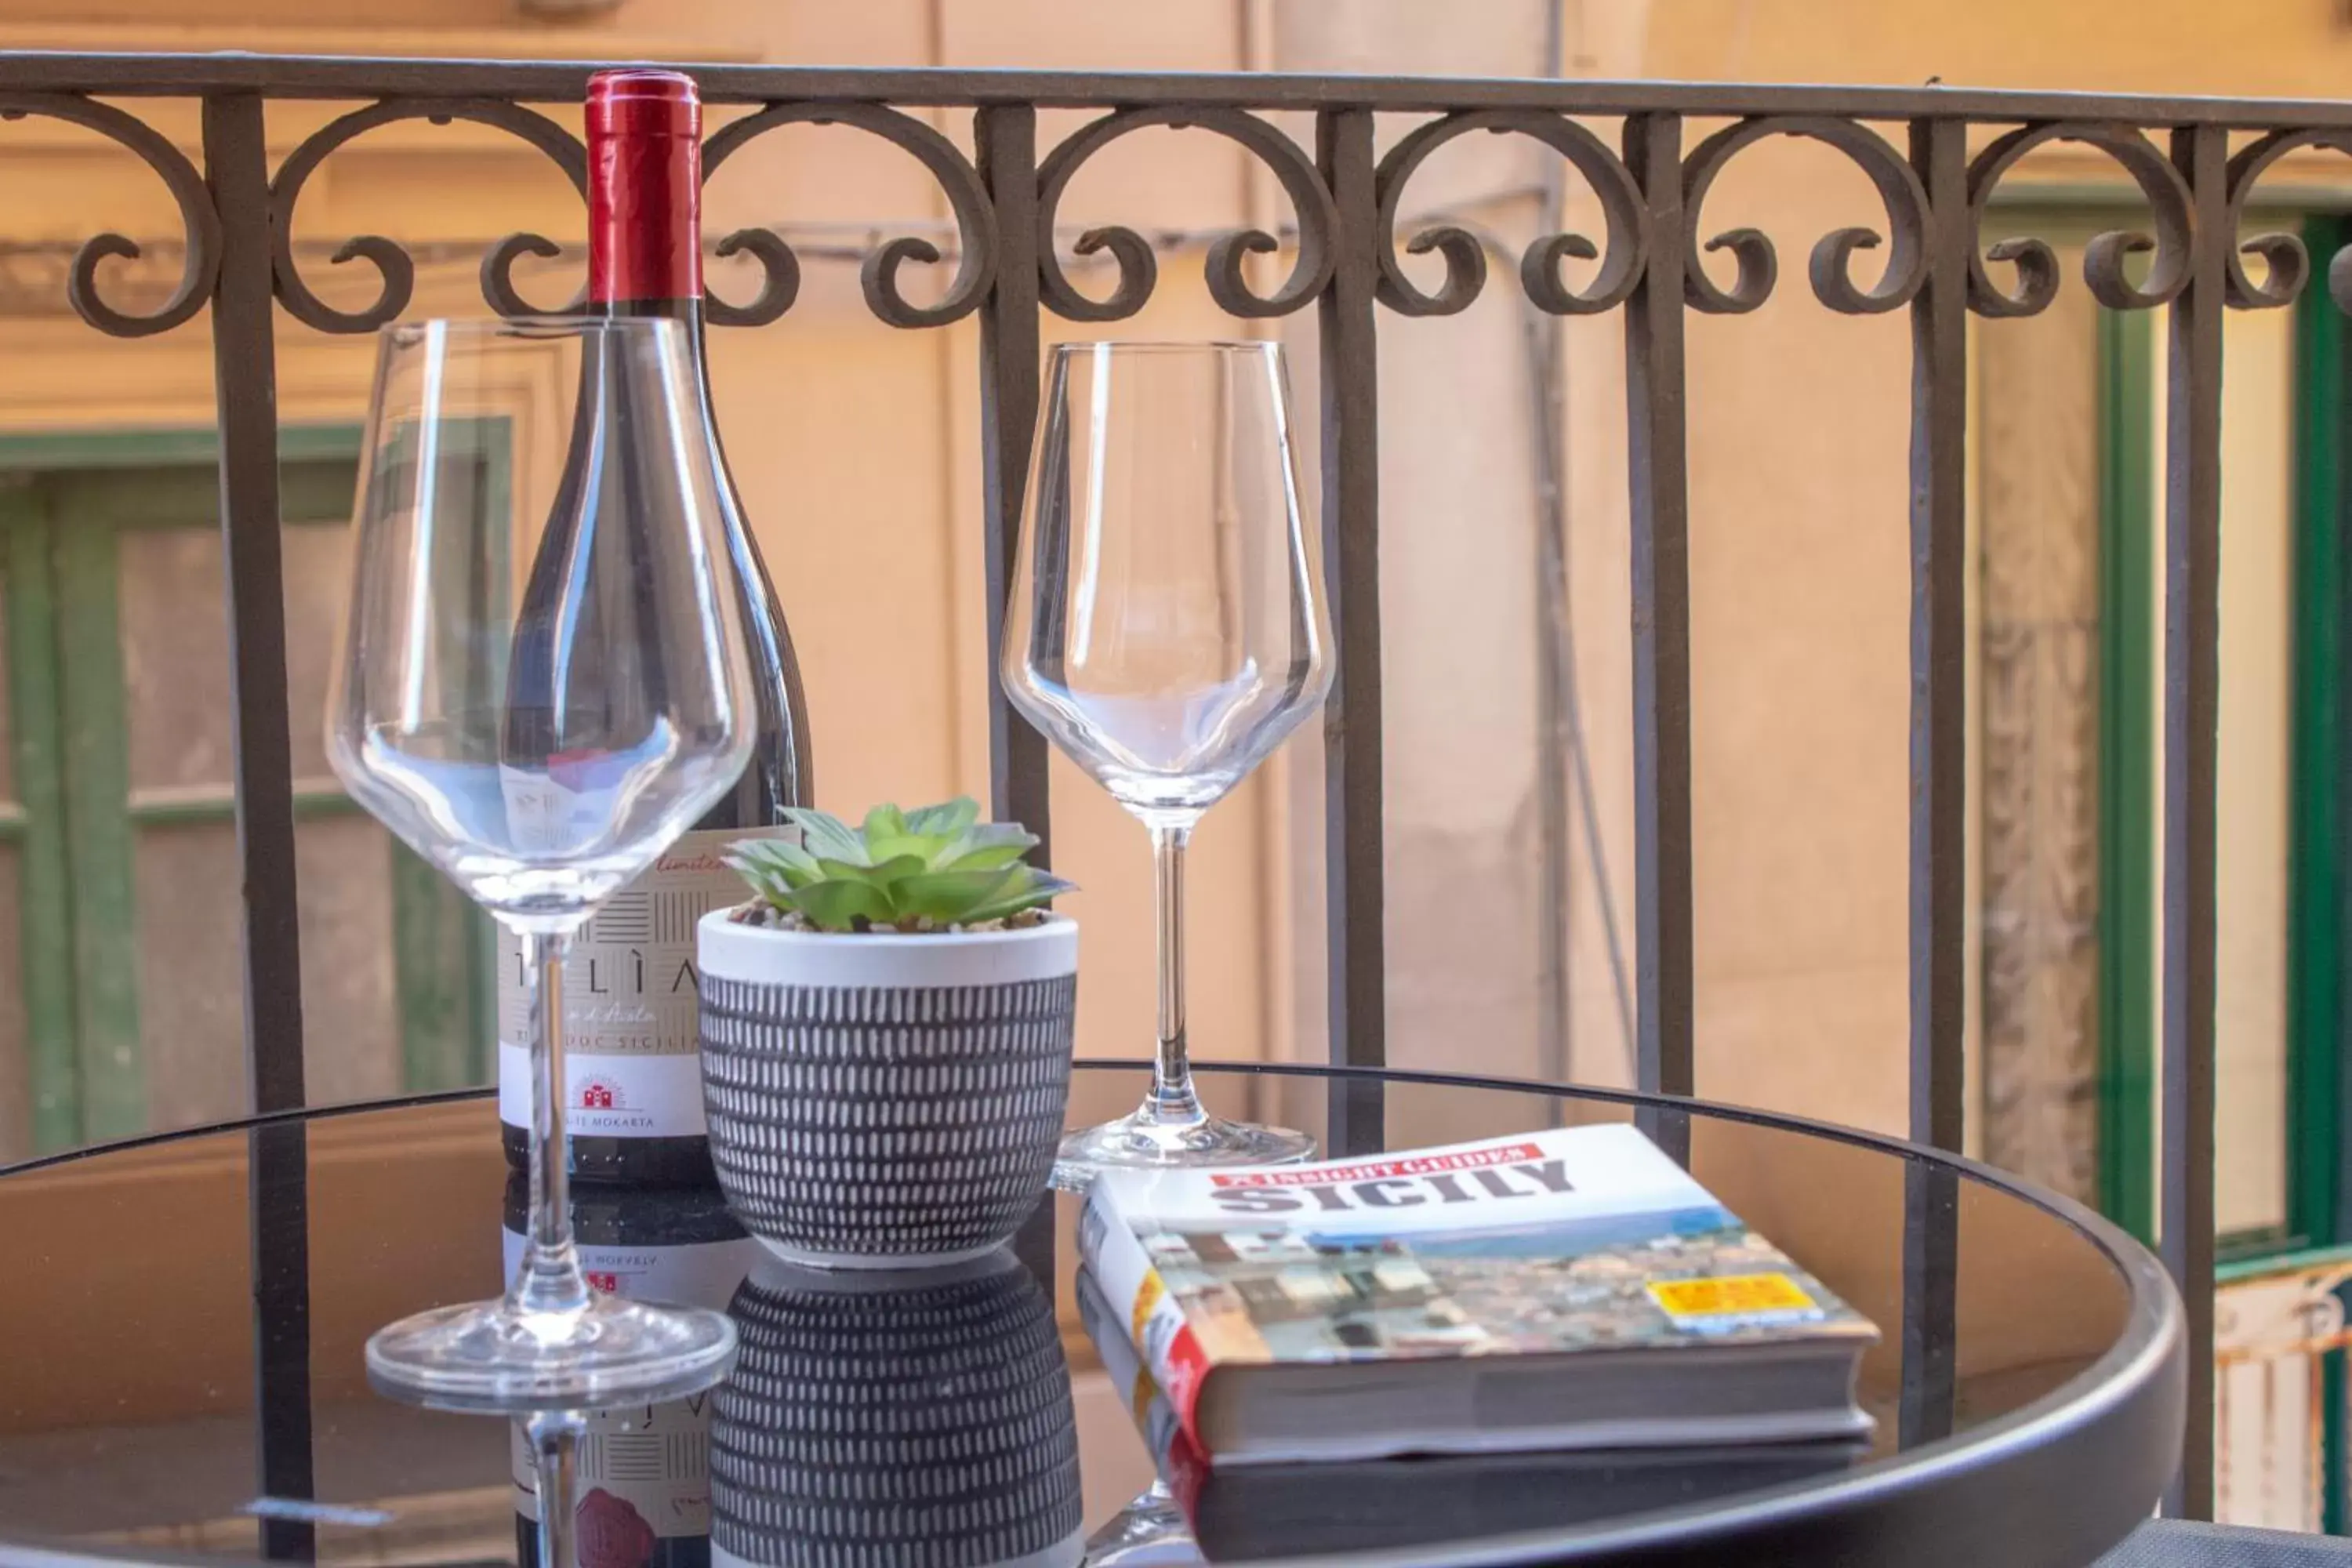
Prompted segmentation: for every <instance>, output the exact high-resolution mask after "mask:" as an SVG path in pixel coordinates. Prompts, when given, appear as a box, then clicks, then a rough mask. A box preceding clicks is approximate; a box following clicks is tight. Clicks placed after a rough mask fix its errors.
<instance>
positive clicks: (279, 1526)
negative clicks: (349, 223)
mask: <svg viewBox="0 0 2352 1568" xmlns="http://www.w3.org/2000/svg"><path fill="white" fill-rule="evenodd" d="M204 143H205V179H206V182H207V183H208V184H209V185H210V187H211V190H212V196H213V204H214V205H215V208H216V209H217V211H218V213H219V216H220V228H221V267H220V278H219V281H218V282H217V283H216V284H215V289H214V294H213V322H212V326H213V377H214V387H215V397H216V399H217V402H218V405H219V411H220V513H221V536H222V545H223V558H224V562H225V566H226V577H227V586H228V621H229V658H230V661H231V679H232V688H231V689H232V692H233V700H232V701H231V703H230V705H229V733H230V738H231V745H232V747H233V749H234V750H235V752H236V837H237V854H238V859H239V862H240V865H241V868H242V870H243V874H244V876H243V888H242V892H243V896H244V910H245V1040H246V1067H247V1074H248V1076H249V1079H250V1082H251V1095H252V1102H253V1109H254V1110H257V1111H270V1110H294V1109H296V1108H299V1106H300V1105H301V1104H302V1099H303V1095H302V967H301V948H300V933H299V923H298V907H297V905H296V903H295V886H294V764H293V755H292V745H291V742H290V740H289V736H288V731H287V721H286V624H285V616H284V608H283V606H284V604H285V598H284V591H283V587H282V585H281V567H280V563H279V560H278V542H279V541H278V373H277V358H276V347H275V343H274V340H273V337H272V332H273V327H274V323H273V322H272V321H271V319H270V311H271V310H272V306H271V303H270V292H271V290H270V244H269V224H270V216H269V157H268V146H267V143H266V142H265V140H264V132H263V114H262V106H261V100H260V99H259V98H258V97H257V96H255V95H253V94H250V93H236V94H222V95H217V96H215V97H210V98H207V99H205V104H204ZM248 1159H249V1163H248V1168H247V1199H248V1202H249V1204H250V1205H251V1215H250V1220H251V1247H252V1254H251V1261H252V1269H253V1302H254V1382H255V1390H254V1394H255V1408H256V1411H257V1415H258V1419H259V1427H260V1433H259V1440H260V1455H259V1459H260V1467H261V1490H262V1494H263V1495H264V1496H267V1497H279V1498H300V1499H308V1498H309V1497H310V1495H311V1463H310V1224H309V1206H310V1205H309V1201H308V1190H307V1163H306V1161H307V1155H306V1150H305V1139H304V1136H303V1131H302V1129H301V1127H300V1126H299V1124H296V1125H292V1126H286V1127H272V1128H266V1129H262V1130H260V1131H256V1132H255V1133H253V1134H252V1135H251V1136H250V1138H249V1140H248ZM261 1542H262V1551H263V1552H264V1554H265V1555H267V1556H270V1557H274V1558H301V1559H308V1558H310V1557H311V1556H312V1555H314V1552H315V1542H314V1540H313V1532H312V1530H311V1527H310V1525H309V1524H308V1523H307V1522H303V1521H291V1520H264V1521H262V1525H261Z"/></svg>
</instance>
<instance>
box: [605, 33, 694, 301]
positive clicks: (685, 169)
mask: <svg viewBox="0 0 2352 1568" xmlns="http://www.w3.org/2000/svg"><path fill="white" fill-rule="evenodd" d="M587 129H588V301H589V303H590V304H592V305H611V304H622V303H628V302H631V301H635V300H699V299H700V298H701V297H702V249H701V234H702V98H701V94H700V93H699V92H698V91H697V90H696V88H695V85H694V79H693V78H691V77H688V76H684V75H681V74H680V73H678V72H677V71H663V70H609V71H598V72H597V73H596V74H595V75H594V76H592V77H590V78H589V79H588V116H587Z"/></svg>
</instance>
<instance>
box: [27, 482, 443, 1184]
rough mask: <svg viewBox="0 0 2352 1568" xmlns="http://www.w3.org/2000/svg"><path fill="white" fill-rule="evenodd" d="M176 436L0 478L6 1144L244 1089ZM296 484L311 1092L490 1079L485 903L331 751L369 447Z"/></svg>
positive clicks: (202, 563) (214, 587)
mask: <svg viewBox="0 0 2352 1568" xmlns="http://www.w3.org/2000/svg"><path fill="white" fill-rule="evenodd" d="M336 444H337V443H334V442H331V441H329V442H324V443H321V442H316V441H314V442H312V443H310V446H311V447H313V448H314V449H315V448H316V447H320V446H322V445H323V446H326V447H329V448H330V450H331V447H333V446H334V445H336ZM340 445H341V447H342V450H343V452H345V453H348V451H349V449H350V441H349V437H348V436H345V437H343V438H342V440H341V443H340ZM175 455H177V454H175V453H173V450H172V449H171V448H170V447H169V446H167V445H163V444H160V443H149V444H147V445H144V446H134V447H131V448H130V449H129V452H128V456H129V458H130V460H129V461H127V462H125V461H121V458H122V457H123V456H124V454H122V453H113V454H109V456H110V457H113V458H116V459H117V460H116V461H114V462H111V463H110V464H108V465H107V466H103V467H100V466H94V465H90V464H87V463H84V464H79V465H75V466H64V467H36V468H29V469H21V470H19V471H17V472H16V473H15V474H14V475H12V476H10V477H9V479H7V481H6V482H5V488H0V616H5V637H0V644H5V649H4V650H0V658H5V668H0V703H5V706H4V707H0V726H5V729H0V1160H5V1159H7V1158H10V1157H14V1156H16V1155H21V1154H23V1153H26V1152H42V1151H47V1150H50V1149H56V1148H62V1147H69V1146H71V1145H74V1144H76V1143H80V1142H89V1141H92V1140H96V1139H104V1138H113V1137H121V1136H125V1135H129V1134H131V1133H136V1132H141V1131H150V1130H153V1129H158V1128H166V1127H175V1126H184V1125H189V1124H191V1123H194V1122H200V1121H210V1120H215V1119H217V1118H220V1117H226V1116H234V1115H237V1114H240V1113H242V1112H243V1111H244V1110H246V1091H245V1065H244V1011H243V991H242V984H241V980H240V967H239V965H240V962H241V954H240V951H239V946H238V942H239V937H238V899H237V892H236V887H237V876H238V868H237V860H236V833H235V826H234V816H233V807H234V785H233V780H234V752H233V750H232V747H231V744H230V735H229V694H230V690H231V683H230V670H229V658H228V640H227V631H226V625H225V617H224V615H223V610H222V605H223V602H224V601H223V582H222V571H221V548H220V538H219V532H218V525H217V513H216V510H215V509H216V504H217V494H216V481H215V474H214V470H213V467H212V465H211V463H210V462H209V461H194V462H191V461H184V460H183V461H171V460H158V459H168V458H172V457H173V456H175ZM0 457H5V453H0ZM281 483H282V488H283V493H284V506H283V513H284V516H285V519H286V524H285V533H284V539H283V558H284V565H285V611H286V618H287V642H288V648H287V655H288V657H287V663H288V687H289V691H288V698H289V709H290V723H291V729H292V742H293V754H294V771H295V775H296V781H295V785H296V802H297V828H296V853H297V870H298V875H299V882H300V889H301V931H302V992H303V998H302V999H303V1012H304V1017H305V1031H304V1033H305V1050H304V1056H305V1064H304V1065H305V1070H306V1078H307V1087H308V1090H309V1098H310V1101H311V1102H312V1103H314V1104H326V1103H332V1102H334V1101H337V1100H351V1099H357V1098H363V1097H368V1096H373V1095H383V1094H390V1093H395V1092H399V1091H401V1090H403V1089H438V1088H446V1087H454V1086H457V1085H460V1084H465V1083H471V1082H478V1081H480V1080H481V1079H482V1078H483V1077H484V1074H485V1070H486V1066H487V1061H488V1046H487V1042H488V1039H489V1037H490V1031H489V1029H488V974H489V969H488V938H487V931H486V928H485V926H484V923H483V921H481V920H480V918H479V917H478V914H477V913H476V911H474V910H472V908H471V907H470V906H469V905H467V903H466V901H465V900H463V899H462V898H461V897H460V896H459V895H458V894H457V892H456V891H455V889H452V888H450V887H449V885H448V884H447V883H446V881H445V880H444V879H442V878H441V877H440V876H439V875H438V874H437V873H436V872H434V871H433V870H431V869H430V868H428V867H426V866H425V865H424V864H423V863H422V862H420V861H418V860H417V859H416V858H415V857H414V856H413V855H411V854H409V853H408V851H407V850H406V849H404V848H403V847H400V846H398V845H397V844H396V843H394V841H393V840H392V839H391V838H390V837H388V836H387V835H386V834H385V833H384V832H383V830H382V829H381V828H379V827H378V826H376V825H375V824H374V823H373V821H372V820H370V819H369V818H368V817H366V816H364V815H363V814H362V813H361V812H359V810H358V809H357V808H356V807H355V806H354V805H352V803H351V802H350V801H349V800H348V799H347V798H346V797H345V796H344V795H343V794H342V792H341V788H340V786H339V785H338V784H337V783H336V781H335V780H334V778H333V775H332V774H331V772H330V771H329V769H328V767H327V765H326V761H325V752H324V749H323V737H322V733H321V720H320V714H321V710H322V705H323V703H324V700H325V685H326V674H327V669H328V666H329V661H330V658H331V647H332V641H333V635H334V626H335V623H336V619H337V616H339V615H340V613H341V600H342V595H343V573H344V555H345V534H346V531H347V520H348V517H349V513H350V508H351V497H352V483H353V462H352V458H350V457H349V456H347V455H325V454H320V453H317V452H316V451H315V450H314V451H313V453H312V455H304V456H296V455H295V454H294V453H292V452H289V457H288V460H287V461H285V463H284V465H283V468H282V469H281ZM12 969H13V970H14V971H15V972H16V973H14V975H13V976H12V975H11V974H10V973H8V971H10V970H12ZM12 978H13V979H14V980H15V981H16V984H13V985H11V984H7V982H8V981H9V980H11V979H12ZM12 998H13V999H14V1000H15V1005H14V1006H13V1007H12V1006H11V999H12ZM11 1105H16V1106H21V1107H22V1108H23V1110H22V1111H21V1112H19V1113H16V1114H14V1115H12V1114H11V1113H10V1112H9V1110H8V1109H7V1108H8V1107H10V1106H11Z"/></svg>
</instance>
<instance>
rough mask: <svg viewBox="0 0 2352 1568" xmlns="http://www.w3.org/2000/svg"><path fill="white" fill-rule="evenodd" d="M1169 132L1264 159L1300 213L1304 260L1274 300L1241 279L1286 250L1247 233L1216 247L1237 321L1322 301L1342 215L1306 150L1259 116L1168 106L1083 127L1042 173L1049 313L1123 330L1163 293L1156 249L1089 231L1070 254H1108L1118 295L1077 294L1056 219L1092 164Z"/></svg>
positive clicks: (1130, 233) (1118, 233)
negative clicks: (1253, 258) (1147, 136)
mask: <svg viewBox="0 0 2352 1568" xmlns="http://www.w3.org/2000/svg"><path fill="white" fill-rule="evenodd" d="M1154 125H1164V126H1167V127H1168V128H1170V129H1171V130H1177V131H1181V130H1187V129H1191V128H1193V127H1198V128H1199V129H1201V130H1203V131H1213V132H1216V133H1217V134H1218V135H1220V136H1223V137H1224V138H1225V139H1226V140H1227V141H1229V142H1234V143H1236V144H1237V145H1239V146H1241V147H1243V148H1244V149H1246V150H1247V151H1248V152H1250V153H1254V154H1255V155H1256V157H1257V159H1258V160H1259V162H1261V163H1265V166H1266V167H1267V168H1268V169H1270V170H1271V171H1273V174H1274V176H1275V178H1276V180H1278V181H1280V182H1281V184H1282V188H1283V190H1284V192H1285V193H1286V194H1287V195H1289V197H1290V202H1291V205H1292V206H1293V207H1295V208H1296V209H1297V213H1298V254H1297V258H1296V259H1295V260H1293V261H1292V263H1291V267H1290V275H1289V276H1288V277H1287V278H1285V279H1283V281H1282V286H1281V287H1280V288H1278V289H1276V290H1275V291H1274V292H1273V293H1271V294H1259V293H1258V292H1256V291H1255V289H1251V287H1250V286H1249V279H1247V278H1246V277H1244V275H1243V270H1242V264H1243V261H1244V258H1246V257H1247V256H1249V255H1251V254H1252V253H1256V254H1261V255H1267V254H1272V253H1273V252H1275V251H1276V250H1279V249H1280V248H1281V242H1280V241H1278V240H1276V238H1275V237H1274V236H1272V235H1270V234H1268V233H1266V232H1265V230H1263V229H1255V228H1244V229H1240V230H1237V231H1235V232H1234V233H1232V234H1227V235H1223V236H1220V237H1218V238H1217V239H1216V240H1215V241H1214V242H1213V243H1212V244H1211V245H1210V247H1209V254H1208V260H1207V271H1208V280H1209V296H1210V298H1211V299H1213V300H1216V302H1217V304H1218V306H1219V307H1220V308H1221V309H1223V310H1225V311H1226V312H1228V313H1229V314H1232V315H1235V316H1244V317H1251V316H1283V315H1287V314H1289V313H1290V312H1291V311H1293V310H1297V309H1298V308H1299V307H1300V306H1301V305H1304V304H1306V303H1307V301H1308V300H1312V299H1314V298H1315V296H1316V295H1318V294H1319V293H1321V292H1322V291H1323V286H1324V285H1325V284H1326V283H1328V282H1329V281H1330V280H1331V268H1332V264H1333V259H1334V258H1333V252H1332V244H1331V239H1332V236H1333V235H1334V234H1335V233H1336V232H1337V231H1338V228H1339V209H1338V208H1337V206H1336V205H1334V204H1333V203H1332V200H1331V193H1330V191H1329V190H1328V189H1327V188H1326V187H1325V185H1324V184H1323V177H1322V175H1321V174H1318V172H1317V171H1316V168H1315V165H1314V163H1313V162H1312V161H1311V160H1310V159H1308V157H1307V154H1306V153H1303V152H1302V151H1300V150H1299V147H1298V144H1297V142H1293V141H1292V140H1291V139H1290V138H1289V137H1287V136H1286V135H1284V134H1283V133H1282V132H1280V131H1278V130H1276V129H1275V128H1274V127H1273V126H1271V125H1269V124H1267V123H1266V122H1265V121H1263V120H1260V119H1259V118H1258V117H1257V116H1255V115H1254V114H1249V113H1245V112H1244V111H1243V110H1238V109H1214V108H1197V107H1192V106H1178V105H1169V106H1163V107H1160V108H1156V109H1126V110H1118V111H1117V112H1114V113H1111V114H1107V115H1104V116H1103V117H1102V118H1101V119H1099V120H1097V121H1090V122H1089V123H1087V124H1086V125H1084V126H1081V127H1080V128H1079V129H1078V130H1077V132H1076V133H1074V134H1073V135H1071V136H1070V137H1069V138H1068V139H1067V140H1066V141H1065V142H1062V143H1061V144H1060V145H1059V146H1057V147H1055V149H1054V151H1053V152H1052V153H1049V154H1048V155H1047V156H1046V158H1045V162H1044V163H1041V164H1040V165H1039V166H1038V170H1037V231H1038V232H1037V288H1038V293H1039V295H1040V296H1041V298H1042V299H1043V300H1044V301H1045V306H1046V308H1047V309H1049V310H1052V311H1053V312H1054V313H1055V315H1058V316H1062V317H1065V318H1066V319H1067V320H1070V321H1124V320H1125V319H1126V318H1128V317H1129V316H1132V315H1134V314H1135V313H1136V312H1137V311H1138V310H1141V309H1143V305H1144V301H1145V300H1149V299H1150V298H1151V290H1152V289H1153V287H1154V286H1155V285H1156V284H1157V283H1158V281H1159V278H1160V267H1159V263H1158V261H1157V260H1156V259H1155V258H1153V256H1152V254H1151V242H1150V241H1149V240H1147V239H1145V238H1144V237H1143V236H1141V235H1139V234H1138V233H1136V232H1135V230H1133V229H1131V228H1122V227H1119V226H1115V225H1112V226H1104V227H1100V228H1090V229H1088V230H1087V232H1086V233H1084V234H1082V235H1080V236H1079V237H1078V241H1077V244H1076V246H1074V247H1072V248H1073V249H1074V250H1075V251H1076V253H1077V254H1078V255H1080V256H1092V255H1094V254H1096V253H1097V252H1099V251H1108V252H1109V253H1110V256H1111V258H1112V259H1113V260H1114V261H1115V262H1117V263H1118V288H1117V289H1113V290H1112V292H1111V295H1110V298H1108V299H1107V300H1096V299H1093V298H1091V297H1089V296H1087V295H1085V294H1082V293H1080V292H1078V290H1077V288H1076V286H1075V285H1074V284H1072V283H1071V281H1070V279H1069V276H1068V275H1067V274H1066V273H1065V272H1064V271H1063V270H1062V260H1061V258H1060V257H1059V256H1058V255H1057V254H1055V247H1054V215H1055V210H1056V209H1057V208H1058V207H1059V206H1060V205H1061V201H1062V193H1063V191H1064V190H1065V189H1066V187H1067V186H1068V185H1069V183H1070V178H1071V176H1072V175H1074V174H1076V173H1077V172H1078V169H1079V167H1080V166H1081V165H1083V164H1084V163H1086V161H1087V159H1088V158H1091V157H1093V156H1094V155H1095V153H1098V152H1100V151H1101V150H1102V149H1103V148H1104V147H1106V146H1108V145H1109V144H1110V143H1111V142H1116V141H1118V139H1119V138H1120V137H1122V136H1125V135H1127V134H1129V132H1136V131H1141V130H1143V129H1145V128H1146V127H1149V126H1154Z"/></svg>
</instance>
